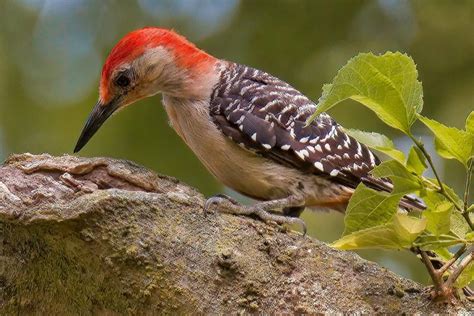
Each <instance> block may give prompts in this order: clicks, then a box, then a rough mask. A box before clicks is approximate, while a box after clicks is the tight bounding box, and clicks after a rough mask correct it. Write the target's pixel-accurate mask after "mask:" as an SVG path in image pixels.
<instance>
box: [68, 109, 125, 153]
mask: <svg viewBox="0 0 474 316" xmlns="http://www.w3.org/2000/svg"><path fill="white" fill-rule="evenodd" d="M118 105H119V103H118V102H117V100H112V101H110V102H109V103H108V104H103V103H101V102H100V101H99V102H97V104H96V105H95V106H94V109H93V110H92V112H91V113H90V114H89V117H88V118H87V121H86V124H85V125H84V128H83V129H82V132H81V136H79V139H78V141H77V144H76V147H75V148H74V152H75V153H77V152H78V151H79V150H81V149H82V147H84V146H85V145H86V144H87V142H88V141H89V140H90V139H91V138H92V136H94V134H95V133H96V132H97V130H98V129H99V128H100V127H101V126H102V124H104V122H105V121H106V120H107V119H108V118H109V117H110V116H111V115H112V114H113V113H114V112H115V111H116V110H117V109H118Z"/></svg>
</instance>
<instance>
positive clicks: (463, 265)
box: [445, 246, 474, 288]
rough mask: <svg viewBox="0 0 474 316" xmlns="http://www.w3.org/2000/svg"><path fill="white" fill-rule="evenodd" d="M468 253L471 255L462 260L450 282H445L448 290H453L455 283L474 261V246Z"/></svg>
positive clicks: (450, 277)
mask: <svg viewBox="0 0 474 316" xmlns="http://www.w3.org/2000/svg"><path fill="white" fill-rule="evenodd" d="M468 251H469V254H468V255H467V256H466V257H464V259H462V260H461V262H460V263H459V265H457V266H456V268H455V269H454V271H453V273H452V274H451V275H450V276H449V278H448V280H447V281H446V282H445V285H446V286H447V287H448V288H451V287H452V286H453V285H454V282H456V280H457V279H458V277H459V276H460V275H461V273H462V272H463V271H464V269H465V268H466V267H467V266H468V265H469V263H471V261H472V260H474V256H473V252H474V246H470V247H469V249H468Z"/></svg>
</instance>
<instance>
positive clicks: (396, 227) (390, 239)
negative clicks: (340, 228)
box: [332, 214, 426, 250]
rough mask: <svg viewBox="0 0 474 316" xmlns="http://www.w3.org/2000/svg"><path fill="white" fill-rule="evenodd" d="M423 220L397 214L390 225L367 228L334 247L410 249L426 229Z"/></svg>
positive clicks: (354, 233)
mask: <svg viewBox="0 0 474 316" xmlns="http://www.w3.org/2000/svg"><path fill="white" fill-rule="evenodd" d="M425 226H426V223H425V220H423V219H418V218H414V217H410V216H408V215H404V214H395V215H394V216H393V218H392V220H391V221H390V222H389V223H386V224H383V225H379V226H374V227H370V228H366V229H363V230H359V231H356V232H353V233H351V234H349V235H346V236H343V237H342V238H340V239H339V240H337V241H335V242H334V243H333V244H332V246H333V247H335V248H338V249H343V250H349V249H364V248H382V249H402V248H410V247H411V245H412V243H413V242H414V240H415V239H416V238H417V237H418V235H419V234H420V233H421V232H422V231H423V230H424V229H425Z"/></svg>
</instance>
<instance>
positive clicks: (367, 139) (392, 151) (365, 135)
mask: <svg viewBox="0 0 474 316" xmlns="http://www.w3.org/2000/svg"><path fill="white" fill-rule="evenodd" d="M344 131H345V132H346V133H347V134H349V135H350V136H352V137H354V138H355V139H356V140H357V141H358V142H361V143H362V144H365V145H367V146H368V147H370V148H372V149H375V150H378V151H380V152H382V153H384V154H386V155H388V156H390V157H392V158H393V159H395V160H397V161H400V162H404V161H405V154H404V153H403V152H401V151H400V150H398V149H396V148H395V145H394V144H393V142H392V141H391V140H390V139H389V138H388V137H387V136H385V135H382V134H379V133H371V132H364V131H359V130H357V129H344Z"/></svg>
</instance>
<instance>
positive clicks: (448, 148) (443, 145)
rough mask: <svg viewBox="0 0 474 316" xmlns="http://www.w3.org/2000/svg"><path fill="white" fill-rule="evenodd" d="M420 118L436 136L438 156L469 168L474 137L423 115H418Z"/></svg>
mask: <svg viewBox="0 0 474 316" xmlns="http://www.w3.org/2000/svg"><path fill="white" fill-rule="evenodd" d="M418 118H419V119H420V121H422V122H423V124H425V125H426V126H427V127H428V128H429V129H430V130H431V132H432V133H433V134H434V135H435V147H436V151H437V152H438V154H440V156H442V157H444V158H447V159H456V160H458V161H460V162H461V163H462V164H463V165H464V166H465V167H466V168H467V163H468V161H469V158H470V157H471V156H472V154H473V146H474V135H473V134H471V133H468V132H466V131H463V130H459V129H457V128H454V127H448V126H446V125H443V124H441V123H439V122H437V121H435V120H432V119H429V118H426V117H424V116H422V115H418Z"/></svg>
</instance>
